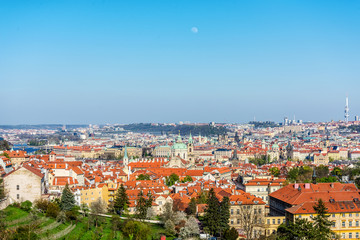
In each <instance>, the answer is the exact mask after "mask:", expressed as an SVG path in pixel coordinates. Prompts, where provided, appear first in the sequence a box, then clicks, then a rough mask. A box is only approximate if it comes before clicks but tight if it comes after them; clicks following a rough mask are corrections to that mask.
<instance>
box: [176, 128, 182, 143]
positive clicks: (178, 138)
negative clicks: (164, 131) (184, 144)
mask: <svg viewBox="0 0 360 240" xmlns="http://www.w3.org/2000/svg"><path fill="white" fill-rule="evenodd" d="M176 142H181V135H180V130H179V135H178V137H177V140H176Z"/></svg>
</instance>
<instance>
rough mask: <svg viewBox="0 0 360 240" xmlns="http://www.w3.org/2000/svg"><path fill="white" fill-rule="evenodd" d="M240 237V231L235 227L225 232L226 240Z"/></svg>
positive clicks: (234, 239)
mask: <svg viewBox="0 0 360 240" xmlns="http://www.w3.org/2000/svg"><path fill="white" fill-rule="evenodd" d="M238 237H239V233H238V231H236V229H235V228H234V227H232V228H230V229H228V230H226V231H225V233H224V239H225V240H236V239H238Z"/></svg>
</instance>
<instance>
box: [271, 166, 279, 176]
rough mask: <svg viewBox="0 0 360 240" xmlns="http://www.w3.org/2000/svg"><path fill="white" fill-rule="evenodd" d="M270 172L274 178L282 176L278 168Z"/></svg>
mask: <svg viewBox="0 0 360 240" xmlns="http://www.w3.org/2000/svg"><path fill="white" fill-rule="evenodd" d="M269 171H270V173H271V174H272V175H273V176H274V177H278V176H279V175H280V169H279V168H277V167H272V168H270V169H269Z"/></svg>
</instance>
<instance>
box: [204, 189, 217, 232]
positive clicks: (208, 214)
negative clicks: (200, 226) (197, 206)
mask: <svg viewBox="0 0 360 240" xmlns="http://www.w3.org/2000/svg"><path fill="white" fill-rule="evenodd" d="M219 219H220V202H219V200H218V199H217V197H216V195H215V191H214V189H213V188H212V189H210V191H209V196H208V199H207V206H206V209H205V215H204V223H205V226H206V229H207V231H208V232H209V233H210V234H211V235H215V234H217V233H219V230H220V222H219Z"/></svg>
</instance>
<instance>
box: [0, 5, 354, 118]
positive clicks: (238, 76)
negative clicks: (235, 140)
mask: <svg viewBox="0 0 360 240" xmlns="http://www.w3.org/2000/svg"><path fill="white" fill-rule="evenodd" d="M359 26H360V1H355V0H354V1H351V0H349V1H340V0H338V1H331V0H326V1H320V0H318V1H310V0H309V1H306V0H305V1H304V0H301V1H300V0H299V1H295V0H293V1H289V0H283V1H281V0H271V1H268V0H263V1H256V0H248V1H245V0H241V1H209V0H207V1H190V0H189V1H187V0H164V1H160V0H159V1H136V0H132V1H110V0H104V1H90V0H84V1H81V0H76V1H74V0H70V1H65V0H61V1H60V0H59V1H16V0H14V1H10V0H9V1H1V3H0V82H1V94H0V101H1V102H2V104H1V107H0V110H1V112H2V114H1V118H0V124H20V123H25V124H35V123H129V122H178V121H193V122H210V121H215V122H248V121H250V120H253V119H254V116H255V117H256V120H273V121H281V120H282V118H283V117H284V116H288V117H289V118H293V115H294V114H295V115H296V118H297V119H303V120H310V121H330V120H339V119H343V110H344V104H345V96H346V94H348V95H349V98H350V113H351V119H353V116H354V115H356V114H358V115H360V94H358V91H359V87H360V57H359V56H360V45H359V43H360V27H359ZM193 27H196V28H197V29H198V32H197V33H194V32H192V31H191V29H192V28H193Z"/></svg>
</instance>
